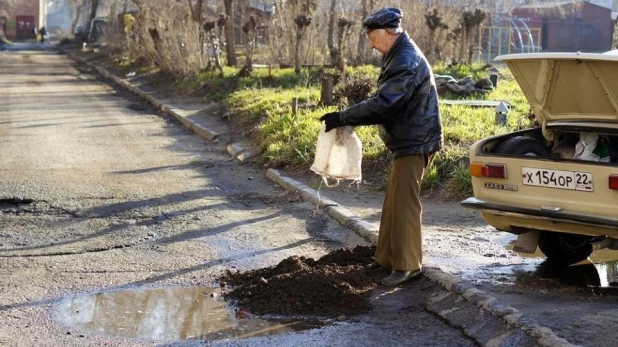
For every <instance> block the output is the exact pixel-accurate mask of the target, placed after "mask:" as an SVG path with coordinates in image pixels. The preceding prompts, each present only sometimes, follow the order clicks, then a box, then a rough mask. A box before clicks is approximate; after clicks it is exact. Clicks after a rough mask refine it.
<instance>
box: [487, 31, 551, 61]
mask: <svg viewBox="0 0 618 347" xmlns="http://www.w3.org/2000/svg"><path fill="white" fill-rule="evenodd" d="M477 40H478V42H477V43H478V48H477V52H478V53H477V57H478V58H479V59H480V60H483V61H486V62H490V61H492V60H493V59H494V58H495V57H497V56H499V55H502V54H512V53H533V52H540V51H541V29H539V28H528V27H527V26H521V25H520V26H489V27H480V28H479V33H478V39H477Z"/></svg>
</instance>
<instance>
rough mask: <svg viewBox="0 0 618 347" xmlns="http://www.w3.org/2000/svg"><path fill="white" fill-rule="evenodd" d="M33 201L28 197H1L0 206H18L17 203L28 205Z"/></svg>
mask: <svg viewBox="0 0 618 347" xmlns="http://www.w3.org/2000/svg"><path fill="white" fill-rule="evenodd" d="M32 203H34V200H33V199H28V198H17V197H15V198H2V199H0V208H1V207H2V205H12V206H19V205H30V204H32Z"/></svg>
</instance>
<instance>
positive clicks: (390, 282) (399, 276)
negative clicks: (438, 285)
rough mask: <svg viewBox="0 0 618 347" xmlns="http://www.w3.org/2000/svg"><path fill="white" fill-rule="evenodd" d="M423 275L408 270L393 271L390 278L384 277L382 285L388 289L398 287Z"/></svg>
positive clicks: (420, 271) (419, 272)
mask: <svg viewBox="0 0 618 347" xmlns="http://www.w3.org/2000/svg"><path fill="white" fill-rule="evenodd" d="M422 273H423V271H422V270H408V271H398V270H393V272H391V274H390V276H388V277H386V278H385V279H383V280H382V284H383V285H385V286H389V287H394V286H398V285H400V284H403V283H406V282H408V281H409V280H411V279H413V278H415V277H418V276H420V275H421V274H422Z"/></svg>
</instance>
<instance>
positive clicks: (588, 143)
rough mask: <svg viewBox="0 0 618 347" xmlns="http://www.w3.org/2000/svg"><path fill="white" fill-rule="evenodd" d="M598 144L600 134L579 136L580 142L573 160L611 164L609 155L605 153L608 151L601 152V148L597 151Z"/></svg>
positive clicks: (582, 134) (576, 146)
mask: <svg viewBox="0 0 618 347" xmlns="http://www.w3.org/2000/svg"><path fill="white" fill-rule="evenodd" d="M598 143H599V135H598V134H593V133H581V134H579V141H578V142H577V143H576V144H575V155H574V156H573V159H579V160H589V161H602V162H609V159H610V157H609V153H607V154H606V153H604V152H606V151H603V150H601V148H599V149H597V144H598ZM595 149H596V151H595Z"/></svg>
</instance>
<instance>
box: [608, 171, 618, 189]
mask: <svg viewBox="0 0 618 347" xmlns="http://www.w3.org/2000/svg"><path fill="white" fill-rule="evenodd" d="M609 189H611V190H618V175H609Z"/></svg>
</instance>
